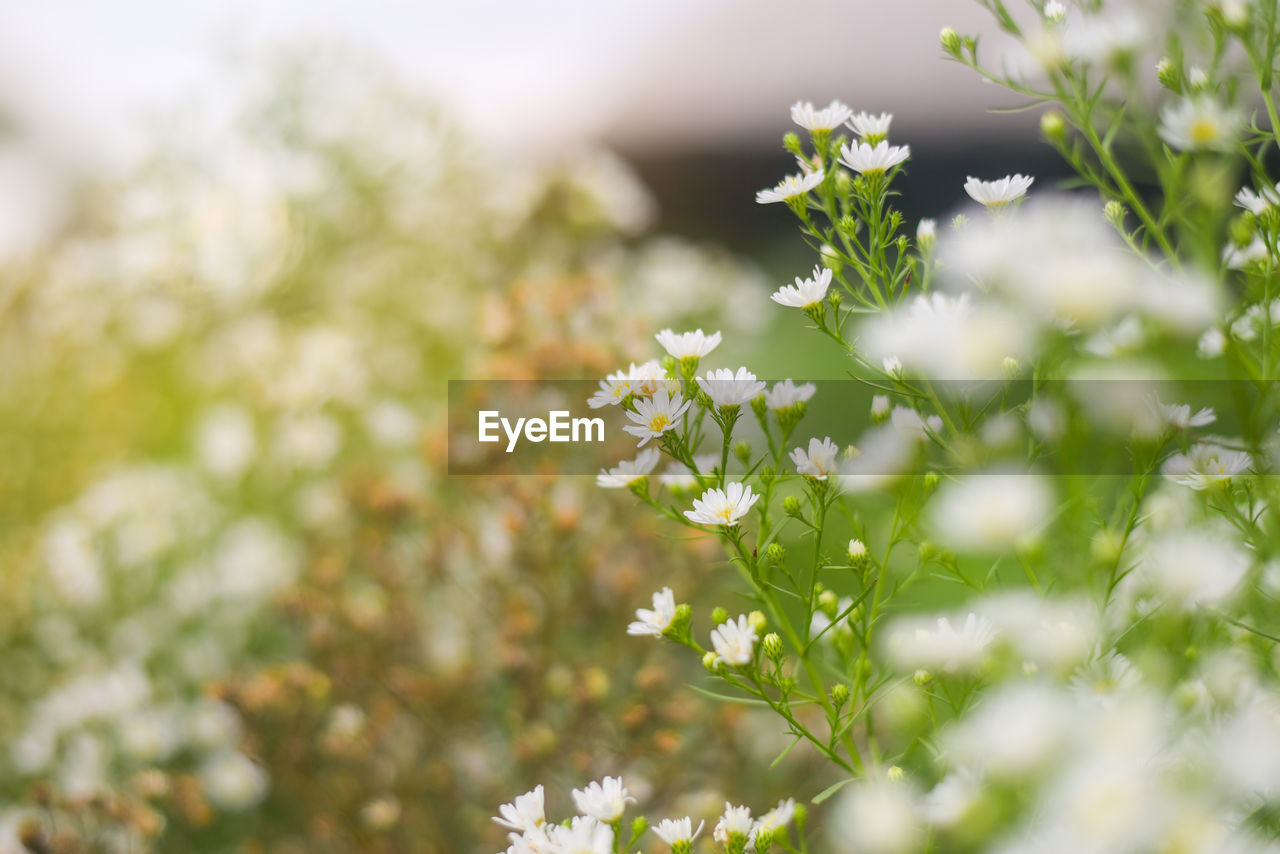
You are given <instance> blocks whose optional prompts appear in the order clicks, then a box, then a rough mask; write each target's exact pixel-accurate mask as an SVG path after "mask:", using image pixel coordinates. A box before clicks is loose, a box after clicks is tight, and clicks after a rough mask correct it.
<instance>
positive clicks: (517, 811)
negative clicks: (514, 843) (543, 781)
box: [493, 786, 547, 833]
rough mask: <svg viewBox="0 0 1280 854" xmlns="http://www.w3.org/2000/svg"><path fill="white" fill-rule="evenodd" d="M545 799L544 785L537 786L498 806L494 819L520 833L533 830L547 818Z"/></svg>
mask: <svg viewBox="0 0 1280 854" xmlns="http://www.w3.org/2000/svg"><path fill="white" fill-rule="evenodd" d="M543 801H544V798H543V790H542V786H535V787H534V788H533V789H531V790H530V791H528V792H525V793H524V794H523V795H520V796H519V797H517V798H516V799H515V800H514V801H512V802H511V803H509V804H503V805H502V806H500V807H498V815H496V816H494V817H493V821H494V822H495V823H497V824H500V825H502V826H503V827H509V828H511V829H512V830H515V831H518V832H520V833H523V832H524V831H526V830H533V829H535V828H537V827H538V826H539V825H541V824H542V823H543V822H544V821H546V820H547V817H546V812H545V806H544V803H543Z"/></svg>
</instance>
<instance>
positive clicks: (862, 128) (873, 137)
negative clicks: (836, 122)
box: [848, 112, 893, 145]
mask: <svg viewBox="0 0 1280 854" xmlns="http://www.w3.org/2000/svg"><path fill="white" fill-rule="evenodd" d="M892 121H893V114H892V113H881V114H880V115H878V116H873V115H871V114H870V113H865V112H864V113H858V114H857V115H855V116H850V117H849V121H848V125H849V130H851V131H853V132H854V133H856V134H857V135H858V136H860V137H862V138H863V139H865V140H866V141H867V142H870V143H871V144H872V145H875V144H876V143H877V142H879V141H880V140H882V139H885V138H886V137H888V136H889V123H890V122H892Z"/></svg>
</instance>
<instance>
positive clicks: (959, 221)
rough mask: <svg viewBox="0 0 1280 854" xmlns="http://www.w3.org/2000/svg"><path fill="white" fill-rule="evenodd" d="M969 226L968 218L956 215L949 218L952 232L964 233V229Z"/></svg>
mask: <svg viewBox="0 0 1280 854" xmlns="http://www.w3.org/2000/svg"><path fill="white" fill-rule="evenodd" d="M968 224H969V218H968V217H967V216H965V215H964V214H956V215H955V216H953V217H952V218H951V230H952V231H964V227H965V226H966V225H968Z"/></svg>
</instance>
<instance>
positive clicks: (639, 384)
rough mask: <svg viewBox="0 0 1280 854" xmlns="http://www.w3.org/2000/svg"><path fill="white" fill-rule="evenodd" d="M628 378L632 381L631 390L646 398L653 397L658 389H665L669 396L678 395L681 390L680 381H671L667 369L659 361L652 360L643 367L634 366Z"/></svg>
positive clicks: (628, 373)
mask: <svg viewBox="0 0 1280 854" xmlns="http://www.w3.org/2000/svg"><path fill="white" fill-rule="evenodd" d="M627 378H628V379H629V380H630V381H631V390H632V391H633V392H635V393H636V394H639V395H643V396H645V397H653V396H654V395H655V394H657V393H658V389H663V388H665V389H666V390H667V394H677V393H678V392H679V391H680V389H681V385H680V381H679V380H675V379H669V378H668V377H667V370H666V368H664V367H662V363H661V362H659V361H658V360H657V359H650V360H649V361H647V362H645V363H644V364H642V365H636V364H633V365H632V366H631V370H630V371H628V372H627Z"/></svg>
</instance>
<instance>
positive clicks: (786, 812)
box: [755, 798, 796, 832]
mask: <svg viewBox="0 0 1280 854" xmlns="http://www.w3.org/2000/svg"><path fill="white" fill-rule="evenodd" d="M795 817H796V799H795V798H787V799H786V800H785V801H778V805H777V806H776V807H774V808H773V809H771V810H769V811H768V812H767V813H765V814H764V815H762V816H760V818H759V819H758V820H757V821H756V826H755V829H756V831H757V832H759V831H761V830H770V831H776V830H777V829H778V828H780V827H786V826H787V825H788V824H790V823H791V821H792V819H794V818H795Z"/></svg>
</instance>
